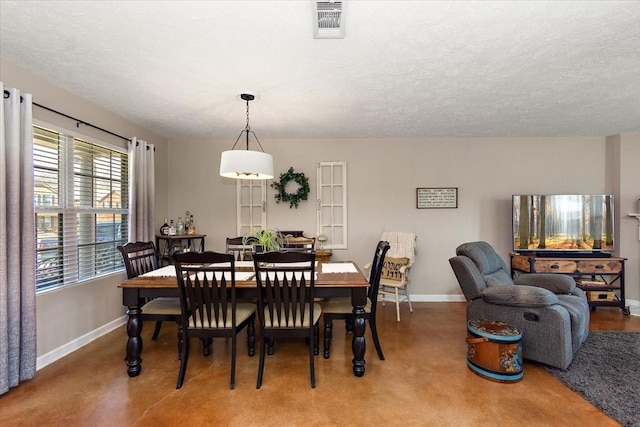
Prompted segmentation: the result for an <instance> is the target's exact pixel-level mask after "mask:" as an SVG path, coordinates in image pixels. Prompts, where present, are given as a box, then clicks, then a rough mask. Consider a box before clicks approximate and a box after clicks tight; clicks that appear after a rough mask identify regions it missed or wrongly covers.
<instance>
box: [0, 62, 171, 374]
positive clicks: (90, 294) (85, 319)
mask: <svg viewBox="0 0 640 427" xmlns="http://www.w3.org/2000/svg"><path fill="white" fill-rule="evenodd" d="M0 79H2V82H3V83H4V85H5V87H15V88H18V89H20V90H21V91H22V92H26V93H31V94H32V95H33V101H34V102H36V103H38V104H42V105H44V106H47V107H49V108H52V109H54V110H57V111H60V112H63V113H65V114H67V115H70V116H73V117H76V118H78V119H81V120H83V121H85V122H88V123H91V124H94V125H96V126H99V127H101V128H104V129H107V130H109V131H111V132H114V133H117V134H119V135H123V136H127V137H132V136H136V137H138V138H140V139H144V140H146V141H148V142H149V143H152V144H155V146H156V168H157V172H156V189H158V190H157V193H156V207H157V211H158V212H159V213H160V215H166V211H167V192H166V190H165V189H166V187H167V175H166V171H167V139H166V138H163V137H162V136H159V135H156V134H154V133H153V132H150V131H148V130H146V129H143V128H141V127H139V126H136V125H134V124H133V123H130V122H128V121H127V120H126V119H124V118H122V117H119V116H117V115H115V114H113V113H111V112H109V111H107V110H104V109H102V108H100V107H99V106H97V105H96V104H93V103H92V102H90V101H88V100H85V99H82V98H79V97H77V96H74V95H72V94H71V93H69V92H67V91H65V90H63V89H60V88H58V87H56V86H55V85H53V84H51V83H50V82H48V81H47V80H45V79H43V78H41V77H38V76H36V75H34V74H32V73H30V72H28V71H27V70H25V69H23V68H20V67H18V66H16V65H14V64H12V63H10V62H8V61H5V60H4V59H0ZM33 115H34V120H36V121H42V122H46V123H49V124H52V125H55V126H59V127H62V128H66V129H70V130H73V131H74V132H80V133H82V134H84V135H86V136H89V137H93V138H96V139H99V140H102V141H105V142H109V143H111V144H114V145H119V146H121V147H126V141H124V140H122V139H119V138H116V137H113V136H110V135H108V134H105V133H103V132H100V131H97V130H95V129H92V128H90V127H87V126H82V125H81V126H80V128H76V123H75V122H74V121H71V120H69V119H66V118H64V117H62V116H59V115H57V114H53V113H50V112H47V111H46V110H43V109H41V108H38V107H35V106H34V108H33ZM125 277H126V275H125V274H124V272H122V273H115V274H111V275H108V276H104V277H101V278H98V279H96V280H92V281H89V282H84V283H81V284H78V285H75V286H70V287H67V288H64V289H58V290H54V291H47V292H43V293H40V294H38V296H37V298H36V315H37V335H38V340H37V346H38V365H39V366H41V365H42V364H47V363H49V362H51V361H53V360H55V359H57V358H58V357H60V356H62V355H64V354H65V353H68V352H70V351H73V350H74V349H75V348H77V347H79V346H81V345H83V344H85V343H86V342H89V341H91V340H92V339H94V338H95V337H96V336H97V335H99V334H100V333H104V332H106V331H105V328H109V327H111V328H112V327H114V326H117V325H118V321H121V319H122V316H123V314H124V312H125V311H124V308H123V306H122V291H121V290H120V289H119V288H118V284H119V283H120V282H121V281H122V280H123V278H125ZM122 345H123V352H124V345H125V343H123V344H122ZM123 354H124V353H123Z"/></svg>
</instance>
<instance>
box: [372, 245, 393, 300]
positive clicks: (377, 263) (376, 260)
mask: <svg viewBox="0 0 640 427" xmlns="http://www.w3.org/2000/svg"><path fill="white" fill-rule="evenodd" d="M390 247H391V246H390V245H389V242H385V241H383V240H381V241H379V242H378V245H377V246H376V250H375V252H374V254H373V261H372V262H371V272H370V274H369V285H370V286H369V290H368V291H367V292H368V293H367V296H368V297H369V299H370V300H371V311H373V312H375V309H376V306H377V301H378V289H380V277H381V276H382V268H383V267H384V257H385V256H386V254H387V252H388V251H389V248H390Z"/></svg>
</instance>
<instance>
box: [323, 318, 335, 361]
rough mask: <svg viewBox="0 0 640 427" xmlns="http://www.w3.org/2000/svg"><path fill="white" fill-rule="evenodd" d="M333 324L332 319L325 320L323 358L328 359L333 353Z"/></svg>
mask: <svg viewBox="0 0 640 427" xmlns="http://www.w3.org/2000/svg"><path fill="white" fill-rule="evenodd" d="M332 329H333V322H332V321H331V319H328V320H327V319H326V318H325V320H324V352H323V356H324V358H325V359H328V358H329V356H330V353H331V338H332V337H333V331H332Z"/></svg>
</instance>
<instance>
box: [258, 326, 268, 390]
mask: <svg viewBox="0 0 640 427" xmlns="http://www.w3.org/2000/svg"><path fill="white" fill-rule="evenodd" d="M260 341H261V343H260V362H259V364H258V382H257V383H256V388H257V389H259V388H260V387H262V374H263V373H264V354H265V350H266V344H267V338H264V331H263V338H262V339H261V340H260Z"/></svg>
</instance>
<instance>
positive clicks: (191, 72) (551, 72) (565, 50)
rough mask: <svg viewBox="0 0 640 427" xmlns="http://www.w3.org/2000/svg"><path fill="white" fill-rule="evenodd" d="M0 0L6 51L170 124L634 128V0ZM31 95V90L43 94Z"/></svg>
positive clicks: (97, 99)
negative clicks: (331, 35)
mask: <svg viewBox="0 0 640 427" xmlns="http://www.w3.org/2000/svg"><path fill="white" fill-rule="evenodd" d="M312 8H313V3H312V2H311V1H307V0H297V1H189V2H187V1H184V2H182V1H126V2H125V1H111V2H110V1H91V2H89V1H69V2H67V1H56V2H53V1H46V2H45V1H6V0H1V1H0V55H2V57H4V58H5V59H7V60H9V61H10V62H12V63H14V64H17V65H20V66H23V67H25V68H27V69H29V70H31V71H32V72H34V73H35V74H38V75H41V76H44V77H45V78H47V79H48V80H50V81H52V82H54V83H55V84H57V85H59V86H61V87H64V88H66V89H68V90H69V91H71V92H72V93H74V94H76V95H78V96H81V97H83V98H86V99H89V100H91V101H93V102H94V103H96V104H98V105H100V106H102V107H104V108H106V109H108V110H110V111H113V112H115V113H117V114H119V115H121V116H123V117H125V118H127V119H129V120H130V121H133V122H135V123H137V124H139V125H141V126H143V127H145V128H148V129H150V130H154V131H155V132H156V133H158V134H161V135H164V136H166V137H168V138H170V139H203V138H206V139H210V138H216V139H218V138H235V137H236V136H237V135H238V134H239V133H240V131H241V130H242V129H243V128H244V125H245V106H244V104H243V103H242V101H240V100H239V99H238V98H237V94H238V93H240V92H241V91H243V90H251V91H255V92H257V93H258V94H259V97H260V98H259V101H258V102H256V103H252V104H251V107H250V108H251V110H250V111H251V114H250V118H251V127H252V129H253V130H254V131H255V132H256V133H257V134H258V136H259V138H261V139H265V138H303V137H304V138H354V137H355V138H359V137H380V138H405V137H466V136H469V137H482V136H582V135H585V136H605V135H612V134H617V133H624V132H629V131H635V130H640V2H634V1H626V2H615V1H602V2H573V1H571V2H560V1H553V2H544V1H531V2H529V1H518V2H505V1H500V2H493V1H483V2H466V1H465V2H427V1H364V0H350V1H348V3H347V4H346V19H345V21H346V36H345V38H344V39H332V40H326V39H325V40H318V39H314V38H313V23H312V15H313V14H312ZM35 100H36V102H37V97H36V99H35Z"/></svg>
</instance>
